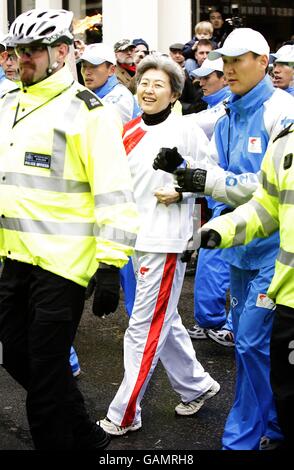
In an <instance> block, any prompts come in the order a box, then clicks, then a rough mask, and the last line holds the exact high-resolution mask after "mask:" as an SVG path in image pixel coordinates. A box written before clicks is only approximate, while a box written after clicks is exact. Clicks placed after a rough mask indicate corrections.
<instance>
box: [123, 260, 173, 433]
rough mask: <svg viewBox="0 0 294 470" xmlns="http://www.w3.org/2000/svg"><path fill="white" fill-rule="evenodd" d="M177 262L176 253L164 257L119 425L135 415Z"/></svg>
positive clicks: (128, 424)
mask: <svg viewBox="0 0 294 470" xmlns="http://www.w3.org/2000/svg"><path fill="white" fill-rule="evenodd" d="M176 264H177V255H176V254H168V255H167V257H166V262H165V265H164V270H163V275H162V280H161V284H160V288H159V293H158V297H157V302H156V306H155V310H154V313H153V317H152V321H151V325H150V329H149V333H148V338H147V341H146V346H145V349H144V353H143V358H142V362H141V366H140V369H139V373H138V378H137V381H136V384H135V387H134V390H133V393H132V395H131V397H130V400H129V403H128V406H127V408H126V411H125V414H124V417H123V420H122V422H121V426H130V425H131V424H132V423H133V421H134V417H135V413H136V402H137V398H138V395H139V393H140V390H141V388H142V386H143V384H144V382H145V380H146V377H147V375H148V373H149V370H150V368H151V365H152V361H153V358H154V355H155V352H156V349H157V345H158V340H159V337H160V333H161V329H162V325H163V322H164V318H165V312H166V309H167V305H168V301H169V298H170V293H171V289H172V285H173V280H174V274H175V270H176Z"/></svg>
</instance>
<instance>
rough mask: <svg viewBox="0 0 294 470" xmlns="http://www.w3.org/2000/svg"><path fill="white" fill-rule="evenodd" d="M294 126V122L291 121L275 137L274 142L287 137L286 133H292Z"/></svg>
mask: <svg viewBox="0 0 294 470" xmlns="http://www.w3.org/2000/svg"><path fill="white" fill-rule="evenodd" d="M292 126H293V122H291V124H290V125H289V126H288V127H286V129H283V130H282V131H281V132H280V133H279V134H278V135H277V137H275V138H274V140H273V142H276V140H278V139H280V138H281V137H285V135H288V134H290V132H292V131H293V130H294V129H293V128H292Z"/></svg>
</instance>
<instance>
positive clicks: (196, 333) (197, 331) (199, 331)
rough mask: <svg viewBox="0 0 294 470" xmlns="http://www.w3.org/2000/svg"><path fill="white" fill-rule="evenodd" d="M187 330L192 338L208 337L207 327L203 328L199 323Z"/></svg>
mask: <svg viewBox="0 0 294 470" xmlns="http://www.w3.org/2000/svg"><path fill="white" fill-rule="evenodd" d="M187 331H188V333H189V336H190V338H191V339H207V334H206V329H205V328H201V326H199V325H197V323H195V325H194V326H192V328H190V329H188V330H187Z"/></svg>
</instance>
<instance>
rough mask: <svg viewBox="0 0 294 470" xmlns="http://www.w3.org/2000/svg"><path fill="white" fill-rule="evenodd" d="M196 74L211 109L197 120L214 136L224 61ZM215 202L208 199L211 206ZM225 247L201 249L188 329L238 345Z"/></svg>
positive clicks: (223, 93) (225, 91) (221, 108)
mask: <svg viewBox="0 0 294 470" xmlns="http://www.w3.org/2000/svg"><path fill="white" fill-rule="evenodd" d="M192 75H193V76H195V77H197V78H198V79H199V80H200V87H201V88H202V91H203V95H204V96H203V97H202V100H203V101H205V102H206V103H207V104H208V107H207V109H205V110H204V111H201V112H200V113H197V114H194V115H193V119H194V120H195V121H196V122H197V124H198V125H199V126H200V127H201V128H202V129H203V131H204V132H205V134H206V135H207V137H208V138H209V139H210V138H211V137H212V135H213V132H214V127H215V124H216V122H217V121H218V119H219V118H220V117H221V116H223V115H224V114H225V102H226V101H227V100H228V98H229V97H230V96H231V92H230V89H229V87H228V86H226V81H225V78H224V74H223V60H222V59H221V58H219V59H218V60H213V61H211V60H209V59H205V61H204V62H203V64H202V65H201V67H199V68H198V69H196V70H194V71H193V72H192ZM214 205H215V201H214V200H213V199H211V198H208V207H209V208H211V209H213V208H214ZM221 253H222V250H205V249H200V250H199V253H198V259H197V270H196V275H195V283H194V317H195V325H194V326H193V327H192V328H190V329H188V333H189V335H190V337H191V338H192V339H196V340H197V339H207V338H208V337H209V336H210V335H212V336H211V338H212V339H214V340H215V341H217V342H218V343H220V344H222V345H224V346H234V340H233V335H232V333H231V330H232V322H231V315H229V316H228V321H227V315H226V293H227V290H228V288H229V284H230V274H229V265H228V263H227V262H226V261H224V260H223V259H222V256H221Z"/></svg>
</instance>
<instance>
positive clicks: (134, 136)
mask: <svg viewBox="0 0 294 470" xmlns="http://www.w3.org/2000/svg"><path fill="white" fill-rule="evenodd" d="M140 121H141V116H139V117H137V118H136V119H133V120H132V121H130V122H128V123H127V124H126V125H125V126H124V132H123V143H124V146H125V150H126V154H127V155H128V154H129V153H130V152H131V151H132V150H133V148H134V147H136V145H137V144H138V143H139V142H140V140H141V139H142V137H144V135H145V134H146V131H144V130H143V129H142V128H141V127H137V129H135V130H134V132H132V133H131V134H129V135H127V136H126V137H125V134H126V132H127V131H128V130H130V129H131V128H132V127H134V126H135V125H136V124H137V123H139V122H140Z"/></svg>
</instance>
